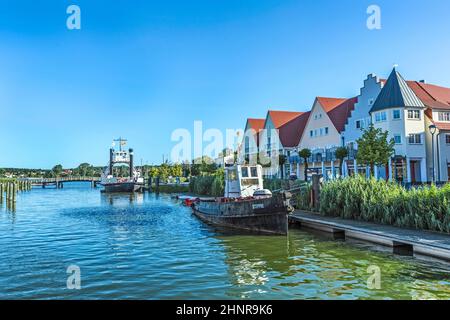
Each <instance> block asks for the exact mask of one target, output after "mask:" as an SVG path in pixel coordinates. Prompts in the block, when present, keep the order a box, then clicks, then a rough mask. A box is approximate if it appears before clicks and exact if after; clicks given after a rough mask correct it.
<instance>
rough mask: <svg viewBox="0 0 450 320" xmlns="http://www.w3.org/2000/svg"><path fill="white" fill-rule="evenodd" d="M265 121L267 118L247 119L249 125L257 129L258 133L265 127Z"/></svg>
mask: <svg viewBox="0 0 450 320" xmlns="http://www.w3.org/2000/svg"><path fill="white" fill-rule="evenodd" d="M265 121H266V120H265V119H251V118H249V119H247V123H248V127H249V128H250V129H253V130H255V132H256V133H259V132H260V131H261V130H262V129H264V122H265Z"/></svg>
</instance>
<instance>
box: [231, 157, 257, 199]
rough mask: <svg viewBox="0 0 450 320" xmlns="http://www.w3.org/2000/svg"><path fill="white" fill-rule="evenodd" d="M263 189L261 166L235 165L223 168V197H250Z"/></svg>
mask: <svg viewBox="0 0 450 320" xmlns="http://www.w3.org/2000/svg"><path fill="white" fill-rule="evenodd" d="M262 189H263V178H262V167H261V166H260V165H256V166H243V165H235V166H232V167H226V168H225V198H247V197H252V196H253V193H254V192H255V191H256V190H262Z"/></svg>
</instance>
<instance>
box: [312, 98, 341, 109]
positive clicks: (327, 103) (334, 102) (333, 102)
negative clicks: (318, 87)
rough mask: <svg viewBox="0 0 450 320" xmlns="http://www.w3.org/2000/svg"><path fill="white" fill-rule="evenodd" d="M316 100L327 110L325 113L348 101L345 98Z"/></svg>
mask: <svg viewBox="0 0 450 320" xmlns="http://www.w3.org/2000/svg"><path fill="white" fill-rule="evenodd" d="M316 99H317V101H319V103H320V105H321V106H322V108H323V109H324V110H325V112H329V111H331V110H333V109H334V108H336V107H337V106H338V105H340V104H341V103H343V102H344V101H345V100H347V99H344V98H326V97H317V98H316Z"/></svg>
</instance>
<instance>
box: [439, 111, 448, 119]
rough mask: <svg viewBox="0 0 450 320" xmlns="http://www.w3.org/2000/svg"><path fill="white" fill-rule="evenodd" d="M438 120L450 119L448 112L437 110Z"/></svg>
mask: <svg viewBox="0 0 450 320" xmlns="http://www.w3.org/2000/svg"><path fill="white" fill-rule="evenodd" d="M439 121H450V112H439Z"/></svg>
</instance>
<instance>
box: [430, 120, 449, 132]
mask: <svg viewBox="0 0 450 320" xmlns="http://www.w3.org/2000/svg"><path fill="white" fill-rule="evenodd" d="M434 124H435V125H436V127H437V128H438V129H439V130H443V131H450V123H449V122H435V123H434Z"/></svg>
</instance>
